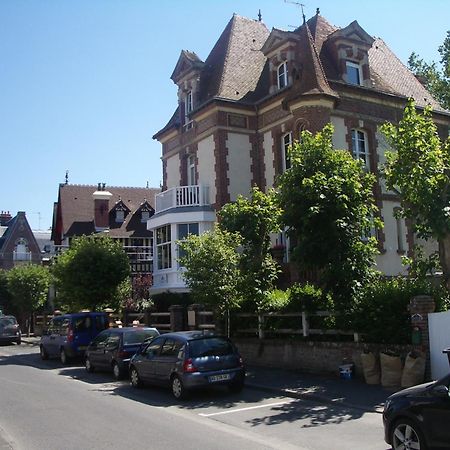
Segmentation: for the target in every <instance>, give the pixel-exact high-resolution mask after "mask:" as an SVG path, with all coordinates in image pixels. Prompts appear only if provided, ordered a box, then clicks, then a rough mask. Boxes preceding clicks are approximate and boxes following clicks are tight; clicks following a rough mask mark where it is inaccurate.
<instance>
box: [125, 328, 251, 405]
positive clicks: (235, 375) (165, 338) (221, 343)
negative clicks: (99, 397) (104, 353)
mask: <svg viewBox="0 0 450 450" xmlns="http://www.w3.org/2000/svg"><path fill="white" fill-rule="evenodd" d="M130 380H131V385H132V386H134V387H140V386H141V385H142V384H143V383H151V384H159V385H165V386H170V387H171V389H172V394H173V395H174V397H175V398H177V399H181V398H183V397H185V396H186V394H187V393H188V392H189V391H191V390H192V389H195V388H202V387H208V386H216V385H226V386H228V387H229V388H230V389H231V390H232V391H235V392H239V391H240V390H241V389H242V388H243V386H244V380H245V368H244V364H243V361H242V358H241V356H240V355H239V352H238V350H237V348H236V347H235V345H234V344H233V343H232V342H231V341H230V340H229V339H228V338H226V337H223V336H217V335H213V334H205V333H203V332H201V331H180V332H176V333H167V334H163V335H161V336H159V337H157V338H155V339H153V340H152V341H150V342H149V343H148V344H147V345H146V346H143V348H142V349H141V350H140V351H138V352H137V353H136V354H135V355H134V356H133V357H132V358H131V361H130Z"/></svg>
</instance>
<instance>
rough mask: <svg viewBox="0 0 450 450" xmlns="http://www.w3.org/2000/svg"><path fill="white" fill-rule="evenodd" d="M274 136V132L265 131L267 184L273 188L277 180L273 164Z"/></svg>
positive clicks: (264, 145) (264, 146)
mask: <svg viewBox="0 0 450 450" xmlns="http://www.w3.org/2000/svg"><path fill="white" fill-rule="evenodd" d="M272 147H273V138H272V132H270V131H268V132H267V133H264V141H263V148H264V166H265V175H266V186H267V188H271V187H273V185H274V182H275V167H274V166H273V151H272Z"/></svg>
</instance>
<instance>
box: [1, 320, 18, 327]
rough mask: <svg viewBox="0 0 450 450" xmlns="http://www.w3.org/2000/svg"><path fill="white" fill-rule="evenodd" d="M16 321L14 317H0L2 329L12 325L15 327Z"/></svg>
mask: <svg viewBox="0 0 450 450" xmlns="http://www.w3.org/2000/svg"><path fill="white" fill-rule="evenodd" d="M16 323H17V322H16V319H14V317H0V328H6V327H9V326H11V325H15V324H16Z"/></svg>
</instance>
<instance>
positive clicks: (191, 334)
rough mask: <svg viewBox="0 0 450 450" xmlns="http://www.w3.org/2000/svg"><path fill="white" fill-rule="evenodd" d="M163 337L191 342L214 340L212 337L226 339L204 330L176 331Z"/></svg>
mask: <svg viewBox="0 0 450 450" xmlns="http://www.w3.org/2000/svg"><path fill="white" fill-rule="evenodd" d="M162 336H164V337H177V338H181V339H183V340H185V341H191V340H194V339H204V338H212V337H221V338H224V337H225V336H222V335H219V334H215V333H212V332H210V331H203V330H192V331H175V332H172V333H164V334H163V335H162Z"/></svg>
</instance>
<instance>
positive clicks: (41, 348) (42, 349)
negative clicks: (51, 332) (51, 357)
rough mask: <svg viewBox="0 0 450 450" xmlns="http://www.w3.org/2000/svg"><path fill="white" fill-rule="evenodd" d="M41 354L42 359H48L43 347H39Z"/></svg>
mask: <svg viewBox="0 0 450 450" xmlns="http://www.w3.org/2000/svg"><path fill="white" fill-rule="evenodd" d="M39 354H40V355H41V359H43V360H45V359H48V353H47V351H46V350H45V348H44V347H43V346H42V345H41V346H40V347H39Z"/></svg>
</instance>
